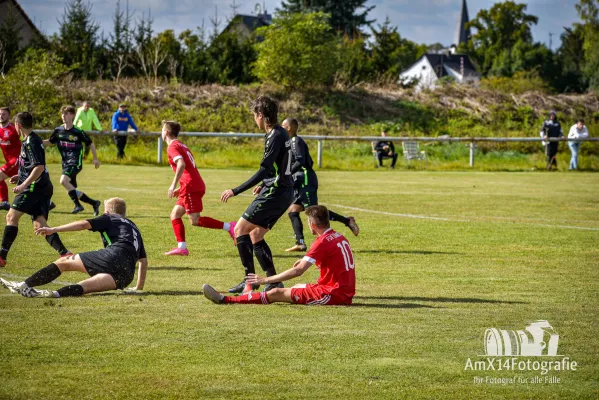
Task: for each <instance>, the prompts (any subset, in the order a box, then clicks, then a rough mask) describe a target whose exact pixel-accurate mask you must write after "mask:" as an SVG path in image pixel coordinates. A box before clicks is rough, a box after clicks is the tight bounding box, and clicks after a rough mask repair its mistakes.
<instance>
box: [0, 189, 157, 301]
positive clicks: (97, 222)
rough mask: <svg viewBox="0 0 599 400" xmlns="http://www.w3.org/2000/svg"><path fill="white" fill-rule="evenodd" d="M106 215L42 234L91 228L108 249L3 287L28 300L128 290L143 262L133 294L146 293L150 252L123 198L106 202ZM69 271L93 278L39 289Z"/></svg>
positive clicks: (44, 229)
mask: <svg viewBox="0 0 599 400" xmlns="http://www.w3.org/2000/svg"><path fill="white" fill-rule="evenodd" d="M104 211H105V212H106V213H105V214H104V215H101V216H99V217H96V218H93V219H89V220H83V221H77V222H72V223H70V224H66V225H62V226H57V227H55V228H50V227H41V228H38V229H37V230H36V232H35V233H36V234H38V235H50V234H55V233H56V232H72V231H82V230H85V229H89V230H91V231H94V232H100V237H101V238H102V242H104V247H105V248H104V249H102V250H98V251H89V252H86V253H80V254H76V255H74V256H73V255H71V256H69V257H66V258H60V259H58V260H56V261H54V262H53V263H52V264H50V265H48V266H47V267H44V268H42V269H40V270H39V271H37V272H36V273H35V274H33V275H31V276H30V277H29V278H27V279H26V280H25V281H24V282H11V281H7V280H5V279H2V278H0V283H2V286H4V287H6V288H7V289H9V290H10V291H11V292H13V293H20V294H21V295H23V296H25V297H70V296H83V295H84V294H86V293H93V292H104V291H107V290H115V289H124V288H125V287H126V286H127V285H128V284H129V283H131V281H132V280H133V276H134V275H135V265H136V264H137V262H138V261H139V273H138V275H137V286H135V287H134V288H131V289H129V290H128V291H129V292H135V291H138V290H142V289H143V286H144V282H145V280H146V271H147V268H148V260H147V258H146V250H145V249H144V243H143V240H142V238H141V234H140V233H139V229H137V226H135V224H134V223H133V222H131V221H130V220H128V219H127V218H126V214H127V206H126V204H125V200H123V199H120V198H117V197H115V198H112V199H108V200H106V201H105V202H104ZM65 271H77V272H83V273H85V274H89V275H90V276H91V278H88V279H86V280H84V281H81V282H79V283H78V284H76V285H69V286H65V287H63V288H60V289H58V290H57V291H53V290H38V289H35V287H36V286H41V285H45V284H47V283H50V282H52V281H53V280H55V279H56V278H58V277H59V276H60V275H61V274H62V273H63V272H65Z"/></svg>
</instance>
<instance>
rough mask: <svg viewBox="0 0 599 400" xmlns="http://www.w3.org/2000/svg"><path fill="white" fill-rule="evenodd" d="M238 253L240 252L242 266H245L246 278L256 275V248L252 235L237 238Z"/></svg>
mask: <svg viewBox="0 0 599 400" xmlns="http://www.w3.org/2000/svg"><path fill="white" fill-rule="evenodd" d="M237 251H238V252H239V258H241V264H243V269H244V271H245V276H247V275H248V274H255V273H256V269H255V268H254V248H253V246H252V239H250V235H242V236H239V237H238V238H237Z"/></svg>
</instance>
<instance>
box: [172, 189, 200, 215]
mask: <svg viewBox="0 0 599 400" xmlns="http://www.w3.org/2000/svg"><path fill="white" fill-rule="evenodd" d="M203 197H204V192H191V193H185V194H184V195H179V199H178V200H177V205H178V206H181V207H183V208H185V212H186V213H187V214H194V213H200V212H202V210H203V209H204V205H203V204H202V198H203Z"/></svg>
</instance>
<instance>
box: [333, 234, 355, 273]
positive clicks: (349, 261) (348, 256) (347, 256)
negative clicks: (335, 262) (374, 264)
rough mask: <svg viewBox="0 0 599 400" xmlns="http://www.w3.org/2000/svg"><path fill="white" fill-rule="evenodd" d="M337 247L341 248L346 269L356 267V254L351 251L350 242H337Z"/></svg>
mask: <svg viewBox="0 0 599 400" xmlns="http://www.w3.org/2000/svg"><path fill="white" fill-rule="evenodd" d="M337 247H339V249H341V254H343V261H345V270H346V271H349V270H350V269H354V268H355V266H356V265H355V264H354V254H353V253H352V252H351V248H350V247H349V243H348V242H347V241H345V240H344V241H343V242H341V243H337Z"/></svg>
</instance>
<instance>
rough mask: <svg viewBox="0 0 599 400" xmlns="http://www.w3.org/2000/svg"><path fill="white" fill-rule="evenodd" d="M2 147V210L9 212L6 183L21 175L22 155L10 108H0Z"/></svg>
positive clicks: (0, 186) (0, 140)
mask: <svg viewBox="0 0 599 400" xmlns="http://www.w3.org/2000/svg"><path fill="white" fill-rule="evenodd" d="M0 147H2V154H4V160H5V161H6V164H4V165H3V166H2V167H1V168H0V210H5V211H8V210H9V209H10V203H9V202H8V185H6V182H4V181H5V180H6V179H7V178H10V177H11V176H14V175H17V174H18V173H19V164H18V162H17V161H18V160H19V154H20V153H21V138H20V137H19V133H18V132H17V130H16V129H15V127H14V125H13V124H11V123H10V108H8V107H2V108H0Z"/></svg>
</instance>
